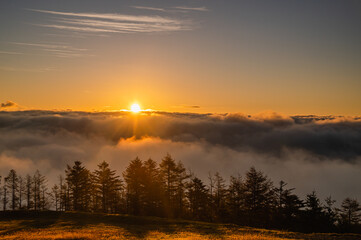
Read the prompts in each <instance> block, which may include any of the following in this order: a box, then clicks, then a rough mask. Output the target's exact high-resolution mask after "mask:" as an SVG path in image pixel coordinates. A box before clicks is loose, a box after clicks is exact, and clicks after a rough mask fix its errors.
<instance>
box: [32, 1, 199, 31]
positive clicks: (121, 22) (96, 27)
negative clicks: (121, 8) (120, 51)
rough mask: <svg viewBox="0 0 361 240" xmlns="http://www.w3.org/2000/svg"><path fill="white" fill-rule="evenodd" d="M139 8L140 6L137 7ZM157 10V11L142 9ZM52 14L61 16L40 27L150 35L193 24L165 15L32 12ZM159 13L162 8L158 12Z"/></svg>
mask: <svg viewBox="0 0 361 240" xmlns="http://www.w3.org/2000/svg"><path fill="white" fill-rule="evenodd" d="M138 8H139V6H138ZM140 8H142V9H145V8H147V9H148V10H150V9H152V10H155V9H157V8H149V7H140ZM29 10H30V11H34V12H40V13H45V14H50V15H56V16H62V18H55V19H52V21H55V22H52V23H48V24H35V25H37V26H42V27H47V28H54V29H61V30H69V31H75V32H91V33H142V32H143V33H150V32H169V31H182V30H191V29H192V28H193V26H192V22H191V21H189V20H180V19H174V18H170V17H163V16H145V15H125V14H111V13H74V12H59V11H48V10H38V9H29ZM158 10H160V9H158Z"/></svg>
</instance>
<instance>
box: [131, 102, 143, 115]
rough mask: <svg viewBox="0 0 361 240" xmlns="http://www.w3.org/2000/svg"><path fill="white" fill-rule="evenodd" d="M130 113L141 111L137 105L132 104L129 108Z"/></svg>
mask: <svg viewBox="0 0 361 240" xmlns="http://www.w3.org/2000/svg"><path fill="white" fill-rule="evenodd" d="M130 111H132V112H133V113H138V112H140V111H141V109H140V106H139V104H137V103H134V104H133V105H132V106H131V107H130Z"/></svg>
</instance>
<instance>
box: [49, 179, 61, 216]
mask: <svg viewBox="0 0 361 240" xmlns="http://www.w3.org/2000/svg"><path fill="white" fill-rule="evenodd" d="M51 197H52V200H53V203H54V206H55V211H58V210H59V209H60V207H59V202H60V187H59V186H58V185H57V184H54V186H53V187H52V188H51Z"/></svg>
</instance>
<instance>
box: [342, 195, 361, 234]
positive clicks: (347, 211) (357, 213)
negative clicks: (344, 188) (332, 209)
mask: <svg viewBox="0 0 361 240" xmlns="http://www.w3.org/2000/svg"><path fill="white" fill-rule="evenodd" d="M341 218H342V221H343V223H344V224H346V226H347V227H350V226H352V225H356V224H358V223H359V222H360V219H361V207H360V203H359V202H358V201H357V200H356V199H352V198H346V199H345V200H343V201H342V204H341Z"/></svg>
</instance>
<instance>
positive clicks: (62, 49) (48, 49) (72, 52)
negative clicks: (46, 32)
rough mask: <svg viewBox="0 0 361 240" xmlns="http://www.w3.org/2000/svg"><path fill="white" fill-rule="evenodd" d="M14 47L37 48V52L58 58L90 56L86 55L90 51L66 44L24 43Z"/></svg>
mask: <svg viewBox="0 0 361 240" xmlns="http://www.w3.org/2000/svg"><path fill="white" fill-rule="evenodd" d="M11 44H13V45H18V46H26V47H32V48H35V49H36V50H37V51H42V52H43V53H47V54H50V55H52V56H56V57H66V58H72V57H82V56H89V54H87V53H86V51H88V49H85V48H75V47H72V46H69V45H66V44H49V43H24V42H11Z"/></svg>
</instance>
